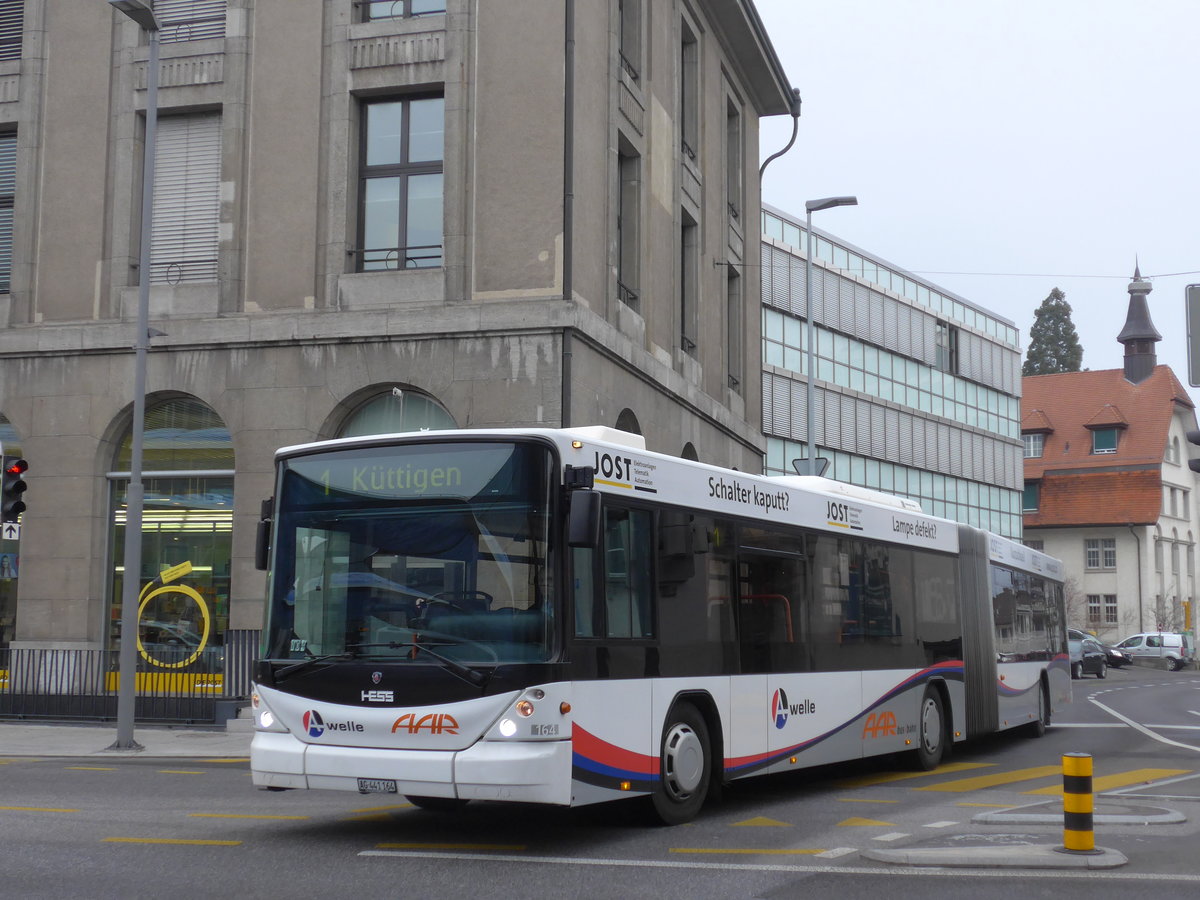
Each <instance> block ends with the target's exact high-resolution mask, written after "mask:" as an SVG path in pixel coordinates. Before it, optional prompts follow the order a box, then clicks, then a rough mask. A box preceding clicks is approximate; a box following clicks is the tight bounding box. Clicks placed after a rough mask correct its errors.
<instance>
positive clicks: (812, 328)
mask: <svg viewBox="0 0 1200 900" xmlns="http://www.w3.org/2000/svg"><path fill="white" fill-rule="evenodd" d="M834 206H858V198H857V197H826V198H824V199H823V200H809V201H808V202H806V203H805V204H804V231H805V233H806V234H807V235H808V252H807V253H806V254H805V257H804V318H805V321H806V322H807V325H808V353H807V356H808V379H807V381H806V382H805V387H804V402H805V407H806V410H805V411H806V413H807V419H806V424H805V429H806V430H805V434H804V439H805V440H806V441H807V442H808V467H807V468H808V474H809V475H817V474H819V473H818V472H817V433H816V430H815V426H814V424H813V423H814V421H815V416H814V415H813V406H814V404H815V399H814V398H815V396H816V392H815V390H814V388H813V382H814V381H816V378H817V371H816V370H817V354H816V337H817V328H816V325H814V324H813V301H812V257H813V236H812V214H813V213H814V212H819V211H820V210H822V209H830V208H832V207H834Z"/></svg>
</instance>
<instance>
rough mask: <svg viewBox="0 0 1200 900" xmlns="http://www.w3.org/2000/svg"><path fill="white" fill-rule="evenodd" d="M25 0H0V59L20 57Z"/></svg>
mask: <svg viewBox="0 0 1200 900" xmlns="http://www.w3.org/2000/svg"><path fill="white" fill-rule="evenodd" d="M24 30H25V0H0V59H20V58H21V32H23V31H24Z"/></svg>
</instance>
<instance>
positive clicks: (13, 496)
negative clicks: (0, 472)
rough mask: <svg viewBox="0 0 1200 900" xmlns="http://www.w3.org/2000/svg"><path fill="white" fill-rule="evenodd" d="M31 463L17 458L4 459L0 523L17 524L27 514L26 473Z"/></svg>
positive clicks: (7, 457) (8, 457)
mask: <svg viewBox="0 0 1200 900" xmlns="http://www.w3.org/2000/svg"><path fill="white" fill-rule="evenodd" d="M28 470H29V463H27V462H25V460H23V459H21V458H20V457H17V456H6V457H4V488H3V499H0V522H15V521H17V519H18V518H19V517H20V515H21V513H23V512H25V499H24V497H25V488H26V487H27V485H26V484H25V473H26V472H27V471H28Z"/></svg>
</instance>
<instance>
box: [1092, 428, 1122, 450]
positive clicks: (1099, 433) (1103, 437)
mask: <svg viewBox="0 0 1200 900" xmlns="http://www.w3.org/2000/svg"><path fill="white" fill-rule="evenodd" d="M1092 452H1093V453H1116V452H1117V429H1115V428H1095V429H1093V430H1092Z"/></svg>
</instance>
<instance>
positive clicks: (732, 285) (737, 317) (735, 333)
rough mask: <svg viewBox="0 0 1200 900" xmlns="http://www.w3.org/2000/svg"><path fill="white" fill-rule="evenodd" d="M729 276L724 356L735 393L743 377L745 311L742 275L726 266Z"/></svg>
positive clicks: (739, 391)
mask: <svg viewBox="0 0 1200 900" xmlns="http://www.w3.org/2000/svg"><path fill="white" fill-rule="evenodd" d="M725 268H726V270H727V271H728V273H729V278H728V279H727V280H726V284H725V287H726V294H725V304H726V306H725V309H726V331H725V342H726V347H727V350H726V356H727V358H728V365H729V372H728V376H729V388H730V390H733V391H736V392H737V393H739V394H740V393H741V392H742V379H743V378H744V377H745V365H744V363H743V357H744V352H743V347H744V345H745V341H746V335H745V326H744V324H743V322H744V318H745V315H746V311H745V308H744V303H743V300H742V276H741V274H740V273H739V272H738V270H737V269H736V268H735V267H734V266H726V267H725Z"/></svg>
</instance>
